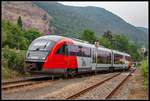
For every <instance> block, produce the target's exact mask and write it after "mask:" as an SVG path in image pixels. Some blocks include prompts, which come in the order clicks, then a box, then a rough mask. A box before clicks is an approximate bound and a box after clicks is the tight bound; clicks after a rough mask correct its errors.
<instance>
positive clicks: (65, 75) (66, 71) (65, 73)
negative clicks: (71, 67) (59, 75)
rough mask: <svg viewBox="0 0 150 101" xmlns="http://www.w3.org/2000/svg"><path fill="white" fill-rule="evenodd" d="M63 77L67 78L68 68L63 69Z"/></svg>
mask: <svg viewBox="0 0 150 101" xmlns="http://www.w3.org/2000/svg"><path fill="white" fill-rule="evenodd" d="M64 77H65V78H68V69H66V70H65V72H64Z"/></svg>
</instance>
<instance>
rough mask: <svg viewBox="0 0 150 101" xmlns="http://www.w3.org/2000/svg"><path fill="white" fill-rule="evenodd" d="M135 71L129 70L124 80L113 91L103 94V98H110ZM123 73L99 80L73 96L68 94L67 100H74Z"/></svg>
mask: <svg viewBox="0 0 150 101" xmlns="http://www.w3.org/2000/svg"><path fill="white" fill-rule="evenodd" d="M134 71H135V70H132V71H131V72H129V73H128V75H126V77H125V78H123V80H122V81H121V82H120V83H119V84H118V85H117V86H116V87H115V88H113V90H111V91H110V92H109V93H107V94H106V95H103V98H102V99H109V98H110V97H111V96H112V95H113V94H114V93H115V91H116V90H117V89H118V88H119V87H120V86H121V85H122V84H123V83H124V82H125V81H126V80H127V78H128V77H129V76H130V75H131V73H133V72H134ZM121 74H122V73H118V74H116V75H114V76H111V77H110V78H107V79H105V80H103V81H101V82H98V83H97V84H95V85H92V86H90V87H88V88H86V89H84V90H82V91H80V92H78V93H75V94H73V95H71V96H68V97H67V98H66V100H73V99H76V98H78V97H80V96H82V95H84V94H86V93H87V92H90V91H91V90H92V89H94V88H96V87H98V86H100V85H102V84H105V83H106V82H108V81H110V80H111V79H113V78H115V77H117V76H119V75H121Z"/></svg>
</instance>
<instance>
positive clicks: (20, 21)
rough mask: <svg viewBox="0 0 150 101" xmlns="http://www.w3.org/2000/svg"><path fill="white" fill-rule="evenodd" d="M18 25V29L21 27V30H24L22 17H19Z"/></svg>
mask: <svg viewBox="0 0 150 101" xmlns="http://www.w3.org/2000/svg"><path fill="white" fill-rule="evenodd" d="M17 25H18V27H19V28H20V29H21V30H22V29H23V23H22V19H21V16H19V17H18V20H17Z"/></svg>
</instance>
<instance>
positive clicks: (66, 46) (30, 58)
mask: <svg viewBox="0 0 150 101" xmlns="http://www.w3.org/2000/svg"><path fill="white" fill-rule="evenodd" d="M26 63H27V69H28V71H29V72H38V73H39V72H40V73H54V74H57V73H62V74H65V75H68V74H70V75H73V74H75V73H80V72H91V71H101V70H108V71H113V70H117V69H129V68H130V67H131V56H130V55H129V54H127V53H123V52H119V51H116V50H111V49H107V48H104V47H98V48H96V47H95V45H93V44H89V43H87V42H85V41H81V40H77V39H71V38H66V37H63V36H57V35H47V36H42V37H39V38H37V39H35V40H34V41H33V42H32V43H31V45H30V46H29V49H28V51H27V54H26Z"/></svg>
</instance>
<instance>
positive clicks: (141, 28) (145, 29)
mask: <svg viewBox="0 0 150 101" xmlns="http://www.w3.org/2000/svg"><path fill="white" fill-rule="evenodd" d="M137 28H138V29H140V30H142V31H144V32H145V33H146V34H148V28H144V27H137Z"/></svg>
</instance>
